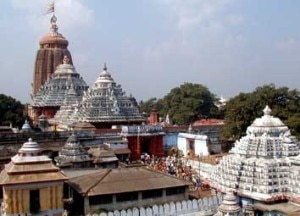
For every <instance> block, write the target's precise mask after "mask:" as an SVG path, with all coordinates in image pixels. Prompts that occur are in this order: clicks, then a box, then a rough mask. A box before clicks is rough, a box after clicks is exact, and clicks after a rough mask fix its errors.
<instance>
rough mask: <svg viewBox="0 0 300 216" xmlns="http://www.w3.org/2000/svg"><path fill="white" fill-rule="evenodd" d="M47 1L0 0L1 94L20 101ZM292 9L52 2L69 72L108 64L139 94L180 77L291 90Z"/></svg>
mask: <svg viewBox="0 0 300 216" xmlns="http://www.w3.org/2000/svg"><path fill="white" fill-rule="evenodd" d="M50 2H51V1H45V0H26V1H24V0H11V1H1V2H0V6H1V8H2V12H1V13H0V29H1V40H0V47H1V49H0V74H1V79H0V93H4V94H7V95H10V96H13V97H15V98H17V99H18V100H20V101H22V102H30V93H31V82H32V78H33V68H34V60H35V55H36V51H37V50H38V48H39V45H38V41H39V39H40V38H42V36H43V35H44V34H46V33H47V32H48V31H49V20H50V17H51V15H46V16H45V15H43V12H44V11H45V10H46V8H47V5H48V3H50ZM299 8H300V1H296V0H264V1H261V0H243V1H241V0H240V1H238V0H126V1H123V0H94V1H92V0H56V16H57V18H58V22H57V24H58V26H59V32H60V33H62V34H63V35H64V36H65V37H66V38H67V39H68V40H69V50H70V51H71V53H72V56H73V61H74V66H75V67H76V69H77V72H79V73H80V74H81V76H83V78H84V80H85V81H86V82H87V83H88V84H89V85H90V84H92V83H93V82H94V81H95V80H96V78H97V77H98V75H99V73H100V72H101V70H102V67H103V63H104V62H106V63H107V66H108V70H109V72H110V73H111V74H112V76H113V78H114V79H115V81H116V82H117V83H118V84H121V85H122V87H123V89H124V90H125V91H126V93H127V94H128V95H129V94H132V95H133V96H135V97H136V98H137V99H138V100H145V99H149V98H150V97H162V96H164V95H166V94H167V93H168V92H169V91H170V89H171V88H174V87H177V86H179V85H180V84H183V83H184V82H193V83H200V84H203V85H205V86H207V87H208V88H209V90H210V91H211V92H212V93H214V94H216V95H217V96H224V97H226V98H229V97H233V96H235V95H237V94H238V93H239V92H250V91H253V90H254V89H255V88H256V87H257V86H261V85H264V84H269V83H274V84H275V85H277V86H287V87H289V88H292V89H293V88H299V80H300V79H299V78H300V73H299V71H300V41H299V39H300V22H299V21H300V14H299V11H298V10H299Z"/></svg>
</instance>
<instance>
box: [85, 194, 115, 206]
mask: <svg viewBox="0 0 300 216" xmlns="http://www.w3.org/2000/svg"><path fill="white" fill-rule="evenodd" d="M89 201H90V205H99V204H108V203H112V195H98V196H92V197H89Z"/></svg>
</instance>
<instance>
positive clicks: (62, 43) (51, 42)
mask: <svg viewBox="0 0 300 216" xmlns="http://www.w3.org/2000/svg"><path fill="white" fill-rule="evenodd" d="M56 21H57V18H56V16H55V15H53V16H52V17H51V20H50V32H49V33H47V34H46V35H45V36H44V37H42V39H41V40H40V49H39V50H38V51H37V55H36V60H35V68H34V74H33V84H32V85H33V86H32V96H35V94H36V92H37V91H38V90H39V88H40V87H41V86H42V85H43V84H44V83H45V82H46V81H47V80H48V79H49V78H50V77H51V75H52V74H53V73H54V71H55V69H56V67H57V66H58V65H60V64H61V63H62V62H63V58H64V56H68V58H69V60H70V64H72V65H73V62H72V56H71V53H70V52H69V50H68V44H69V42H68V41H67V40H66V39H65V38H64V36H63V35H62V34H60V33H58V31H57V30H58V27H57V25H56Z"/></svg>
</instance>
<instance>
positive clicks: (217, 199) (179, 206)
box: [87, 195, 222, 216]
mask: <svg viewBox="0 0 300 216" xmlns="http://www.w3.org/2000/svg"><path fill="white" fill-rule="evenodd" d="M221 202H222V197H221V196H220V195H218V196H212V197H208V198H203V199H198V200H196V199H194V200H183V201H178V202H169V203H164V204H161V205H152V206H149V207H141V208H136V207H134V208H129V209H123V210H115V211H113V212H112V211H110V212H103V213H99V214H96V213H95V214H87V216H114V215H122V216H129V215H130V216H132V215H140V216H145V215H147V216H158V215H161V216H162V215H164V216H168V215H185V216H197V215H214V214H215V213H216V212H217V208H218V206H219V205H220V204H221Z"/></svg>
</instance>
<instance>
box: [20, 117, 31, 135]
mask: <svg viewBox="0 0 300 216" xmlns="http://www.w3.org/2000/svg"><path fill="white" fill-rule="evenodd" d="M21 130H22V132H32V129H31V126H30V124H29V122H28V120H27V119H26V120H25V123H24V124H23V125H22V129H21Z"/></svg>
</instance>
